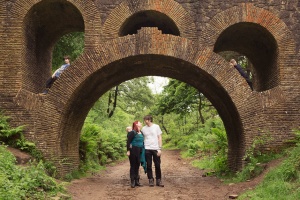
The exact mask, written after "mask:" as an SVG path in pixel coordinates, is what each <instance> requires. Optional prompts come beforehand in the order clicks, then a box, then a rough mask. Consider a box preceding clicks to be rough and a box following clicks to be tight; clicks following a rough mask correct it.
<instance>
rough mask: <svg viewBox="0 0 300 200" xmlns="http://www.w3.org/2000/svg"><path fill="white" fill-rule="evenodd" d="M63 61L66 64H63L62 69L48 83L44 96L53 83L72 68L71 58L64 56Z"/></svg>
mask: <svg viewBox="0 0 300 200" xmlns="http://www.w3.org/2000/svg"><path fill="white" fill-rule="evenodd" d="M63 60H64V62H65V64H63V65H62V66H61V67H60V68H58V69H57V70H56V71H55V72H54V73H53V74H52V76H51V78H49V79H48V80H47V82H46V89H45V90H44V92H43V93H42V94H44V95H45V94H47V93H48V91H49V89H50V88H51V86H52V85H53V83H54V82H55V81H56V80H57V78H58V77H59V76H60V75H61V73H62V72H63V71H64V70H65V69H67V68H68V67H69V66H70V56H64V57H63Z"/></svg>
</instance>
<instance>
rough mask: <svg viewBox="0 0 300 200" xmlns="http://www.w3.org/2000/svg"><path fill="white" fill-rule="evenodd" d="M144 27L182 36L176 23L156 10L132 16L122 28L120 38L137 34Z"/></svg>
mask: <svg viewBox="0 0 300 200" xmlns="http://www.w3.org/2000/svg"><path fill="white" fill-rule="evenodd" d="M142 27H157V28H158V29H159V30H161V31H162V33H163V34H171V35H175V36H180V31H179V29H178V27H177V26H176V24H175V22H174V21H173V20H172V19H171V18H170V17H168V16H167V15H166V14H164V13H161V12H158V11H154V10H147V11H142V12H137V13H135V14H133V15H132V16H130V17H129V18H128V19H126V20H125V22H124V23H123V25H122V26H121V28H120V31H119V36H125V35H132V34H137V30H139V29H141V28H142Z"/></svg>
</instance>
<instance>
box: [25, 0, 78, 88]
mask: <svg viewBox="0 0 300 200" xmlns="http://www.w3.org/2000/svg"><path fill="white" fill-rule="evenodd" d="M23 30H24V32H23V34H24V35H23V38H24V47H23V55H22V56H23V59H22V60H23V61H22V63H23V69H22V89H25V90H27V91H30V92H33V93H39V92H41V91H43V89H44V88H45V83H46V80H47V79H48V78H50V76H51V74H52V70H51V69H52V53H53V48H54V45H55V44H56V42H57V41H58V40H59V39H60V38H61V37H62V36H64V35H65V34H68V33H71V32H83V31H84V21H83V18H82V15H81V13H80V11H79V10H78V9H77V8H76V7H75V6H74V5H73V4H71V3H70V2H67V1H61V0H53V1H42V2H39V3H37V4H35V5H34V6H33V7H32V8H31V9H30V10H29V12H28V13H27V15H26V16H25V19H24V23H23ZM60 59H61V58H60Z"/></svg>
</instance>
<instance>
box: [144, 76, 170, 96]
mask: <svg viewBox="0 0 300 200" xmlns="http://www.w3.org/2000/svg"><path fill="white" fill-rule="evenodd" d="M153 78H154V83H153V84H152V83H149V84H148V86H149V87H150V88H151V90H152V91H153V93H154V94H159V93H161V92H162V90H163V87H164V86H165V85H167V84H168V82H169V79H168V78H166V77H161V76H153Z"/></svg>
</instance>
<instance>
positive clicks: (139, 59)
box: [0, 0, 300, 175]
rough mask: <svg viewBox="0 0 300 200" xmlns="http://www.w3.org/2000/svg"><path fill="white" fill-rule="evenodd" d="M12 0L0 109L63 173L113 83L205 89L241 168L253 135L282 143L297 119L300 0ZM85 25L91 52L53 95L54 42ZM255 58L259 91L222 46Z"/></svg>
mask: <svg viewBox="0 0 300 200" xmlns="http://www.w3.org/2000/svg"><path fill="white" fill-rule="evenodd" d="M247 2H248V1H244V2H243V1H232V0H225V1H219V0H211V1H190V0H177V1H173V0H123V1H121V0H109V1H108V0H95V1H92V0H68V1H66V0H43V1H40V0H7V1H1V2H0V21H1V23H0V44H1V48H0V54H1V56H0V109H1V110H3V111H4V112H5V113H6V114H7V115H9V116H11V118H12V120H11V124H12V125H13V126H18V125H24V124H25V125H26V130H25V136H26V138H27V139H29V140H31V141H34V142H35V143H36V145H37V147H38V148H39V149H40V150H41V151H42V152H43V154H44V156H45V157H46V158H47V159H49V160H52V161H54V163H55V164H56V166H57V167H58V170H59V173H60V175H64V174H66V173H68V172H70V171H71V170H73V169H76V168H77V167H78V165H79V149H78V145H79V136H80V131H81V128H82V125H83V122H84V119H85V118H86V115H87V113H88V112H89V110H90V108H91V107H92V106H93V104H94V102H95V101H96V100H97V99H98V98H99V97H101V95H102V94H104V93H105V92H106V91H107V90H109V89H110V88H111V87H113V86H114V85H116V84H119V83H121V82H123V81H126V80H129V79H132V78H135V77H139V76H146V75H159V76H166V77H172V78H175V79H178V80H181V81H184V82H186V83H189V84H190V85H192V86H194V87H195V88H197V89H198V90H200V91H201V92H202V93H203V94H205V96H206V97H207V98H208V99H209V100H210V101H211V102H212V104H213V105H214V106H215V108H216V109H217V110H218V113H219V115H220V116H221V118H222V120H223V122H224V125H225V128H226V131H227V137H228V146H229V149H228V151H229V152H228V164H229V166H230V167H231V169H232V170H238V169H241V168H242V167H243V165H244V163H243V156H244V153H245V151H246V149H247V148H248V147H249V146H250V145H251V143H252V141H253V140H254V139H255V138H256V137H257V136H260V135H262V134H266V133H267V134H269V135H270V136H271V139H272V140H271V141H269V142H267V143H266V144H265V145H264V146H263V147H262V149H263V150H266V151H268V150H279V149H280V148H282V147H285V146H286V145H288V144H289V141H290V140H291V139H293V138H294V135H293V129H297V128H299V126H300V124H299V116H300V106H299V105H300V96H299V94H300V81H299V80H300V79H299V77H300V76H299V75H300V67H299V44H300V28H299V26H298V24H299V20H300V13H299V7H300V5H298V3H297V2H296V1H276V0H274V1H268V3H266V1H263V0H254V1H251V3H247ZM73 31H82V32H84V33H85V47H84V48H85V49H84V52H83V54H82V55H81V56H80V57H78V58H77V59H76V60H75V61H74V62H72V65H71V67H69V68H68V69H67V70H66V72H64V73H63V74H62V75H61V77H60V78H59V79H58V80H57V81H56V82H55V84H54V85H53V86H52V88H51V90H50V92H49V94H48V95H46V96H40V95H39V94H38V93H39V92H41V91H42V90H43V87H44V84H45V81H46V79H47V78H48V77H49V76H50V73H51V58H52V50H53V47H54V44H55V42H56V41H57V40H58V39H59V38H60V37H61V36H63V35H64V34H66V33H70V32H73ZM228 50H230V51H237V52H239V53H242V54H244V55H246V56H247V57H248V58H249V59H250V60H251V62H252V64H253V69H252V72H253V74H254V91H252V90H251V89H250V88H249V87H248V85H247V83H246V82H245V80H244V79H243V78H242V77H241V76H240V75H239V73H238V72H237V71H236V70H235V69H234V68H231V67H230V66H229V64H228V62H227V61H226V60H224V59H223V58H222V57H221V56H220V55H219V53H221V52H222V51H228Z"/></svg>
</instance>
